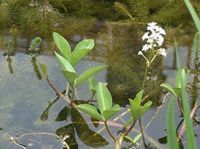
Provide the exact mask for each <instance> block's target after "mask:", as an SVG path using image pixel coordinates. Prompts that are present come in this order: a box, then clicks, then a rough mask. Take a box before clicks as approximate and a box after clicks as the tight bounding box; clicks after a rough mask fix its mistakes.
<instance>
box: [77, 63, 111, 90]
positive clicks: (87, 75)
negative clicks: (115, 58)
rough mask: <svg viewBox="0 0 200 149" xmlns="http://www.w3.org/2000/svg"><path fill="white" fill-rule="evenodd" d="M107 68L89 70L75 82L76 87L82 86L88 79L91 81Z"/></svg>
mask: <svg viewBox="0 0 200 149" xmlns="http://www.w3.org/2000/svg"><path fill="white" fill-rule="evenodd" d="M106 67H107V66H105V65H104V66H97V67H93V68H90V69H89V70H87V71H85V72H84V73H82V74H81V75H80V76H79V77H78V78H77V79H76V81H75V85H76V86H78V85H81V84H82V83H83V82H84V81H86V80H87V79H89V78H90V77H91V76H93V75H94V74H96V73H98V72H100V71H102V70H103V69H105V68H106Z"/></svg>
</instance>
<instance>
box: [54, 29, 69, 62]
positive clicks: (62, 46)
mask: <svg viewBox="0 0 200 149" xmlns="http://www.w3.org/2000/svg"><path fill="white" fill-rule="evenodd" d="M53 39H54V41H55V43H56V45H57V47H58V49H59V50H60V52H61V53H62V56H64V58H66V59H67V60H68V61H70V59H71V47H70V45H69V43H68V42H67V40H65V38H63V37H62V36H61V35H59V34H58V33H55V32H54V33H53Z"/></svg>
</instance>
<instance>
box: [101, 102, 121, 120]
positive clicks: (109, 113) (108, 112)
mask: <svg viewBox="0 0 200 149" xmlns="http://www.w3.org/2000/svg"><path fill="white" fill-rule="evenodd" d="M119 111H120V106H119V105H118V104H116V105H114V106H113V107H112V108H110V109H108V110H105V111H103V117H104V119H105V120H108V119H109V118H111V117H112V116H113V115H115V114H116V113H117V112H119Z"/></svg>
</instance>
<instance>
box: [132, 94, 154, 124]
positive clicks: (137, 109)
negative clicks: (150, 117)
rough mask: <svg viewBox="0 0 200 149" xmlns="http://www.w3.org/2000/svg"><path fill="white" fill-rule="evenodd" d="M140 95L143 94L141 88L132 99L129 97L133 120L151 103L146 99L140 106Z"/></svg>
mask: <svg viewBox="0 0 200 149" xmlns="http://www.w3.org/2000/svg"><path fill="white" fill-rule="evenodd" d="M142 96H143V90H141V91H140V92H139V93H137V95H136V97H135V98H134V100H132V99H129V102H130V109H131V116H132V118H133V120H137V119H138V118H139V117H141V116H142V115H143V114H144V113H145V112H146V111H147V110H148V109H149V108H150V106H151V105H152V102H151V101H148V102H147V103H145V104H144V106H141V101H142Z"/></svg>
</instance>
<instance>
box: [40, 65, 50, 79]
mask: <svg viewBox="0 0 200 149" xmlns="http://www.w3.org/2000/svg"><path fill="white" fill-rule="evenodd" d="M40 69H41V70H42V73H43V76H44V78H45V79H47V78H48V71H47V65H46V64H40Z"/></svg>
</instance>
